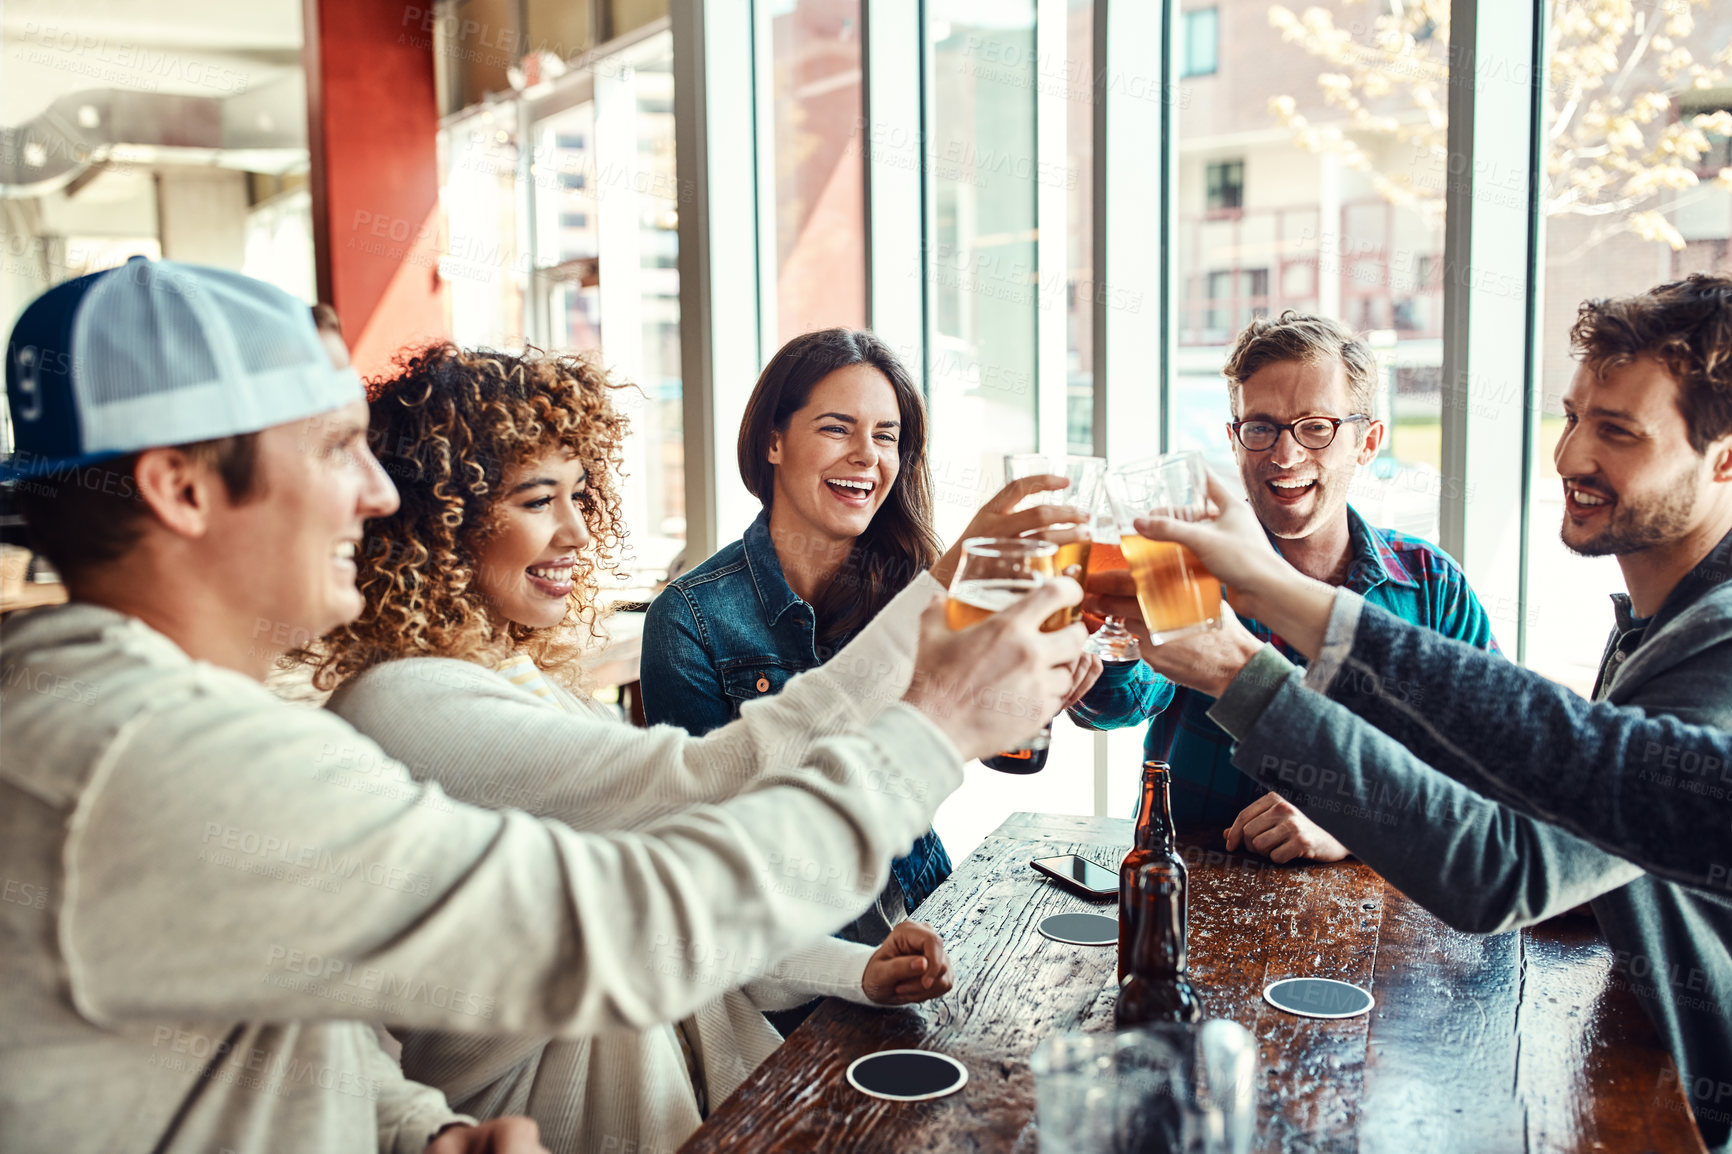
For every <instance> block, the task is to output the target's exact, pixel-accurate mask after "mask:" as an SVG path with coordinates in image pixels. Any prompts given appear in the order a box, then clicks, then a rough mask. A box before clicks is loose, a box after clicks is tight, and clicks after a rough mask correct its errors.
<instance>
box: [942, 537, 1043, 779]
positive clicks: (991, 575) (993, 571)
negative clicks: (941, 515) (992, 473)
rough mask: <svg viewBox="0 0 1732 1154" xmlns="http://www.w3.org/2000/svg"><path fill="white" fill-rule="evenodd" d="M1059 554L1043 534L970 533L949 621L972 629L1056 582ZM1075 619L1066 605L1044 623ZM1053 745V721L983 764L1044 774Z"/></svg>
mask: <svg viewBox="0 0 1732 1154" xmlns="http://www.w3.org/2000/svg"><path fill="white" fill-rule="evenodd" d="M1057 555H1058V546H1057V545H1054V544H1053V543H1052V542H1051V541H1042V540H1041V539H1040V538H1038V537H970V538H969V539H968V540H966V541H964V542H963V543H962V559H961V560H960V561H958V562H957V564H956V575H955V576H954V577H952V578H951V579H950V599H949V600H948V601H946V602H945V604H944V621H945V624H947V625H949V626H950V628H951V629H955V630H961V629H967V628H968V627H969V626H970V625H978V624H980V623H981V622H982V621H985V620H986V619H987V618H988V617H991V616H992V615H993V614H994V613H997V612H998V611H999V610H1000V609H1004V608H1007V607H1008V606H1010V605H1011V604H1012V603H1014V602H1015V601H1016V599H1017V598H1019V597H1021V596H1023V595H1024V594H1026V593H1028V592H1029V591H1030V590H1032V589H1034V588H1035V587H1036V586H1038V585H1040V584H1041V583H1042V582H1044V581H1050V580H1052V578H1053V577H1054V576H1055V573H1054V569H1053V563H1054V559H1055V558H1056V556H1057ZM1069 623H1070V612H1069V610H1065V609H1061V610H1059V611H1058V612H1057V613H1054V614H1053V615H1052V616H1051V617H1048V618H1047V619H1046V620H1045V621H1043V622H1041V624H1040V627H1041V629H1043V630H1045V631H1046V632H1049V633H1050V632H1052V631H1053V630H1055V629H1063V628H1064V627H1065V626H1066V625H1068V624H1069ZM1051 745H1052V723H1051V722H1050V721H1049V722H1047V724H1046V725H1045V726H1043V727H1042V728H1041V731H1040V732H1039V733H1037V734H1035V735H1034V737H1033V738H1031V739H1030V740H1029V742H1028V744H1026V745H1024V746H1022V747H1021V748H1018V749H1006V750H1001V751H1000V752H998V753H995V754H993V755H991V756H990V757H983V758H981V759H980V763H981V764H982V765H984V766H986V767H987V768H989V769H996V770H998V771H999V772H1001V773H1038V772H1040V771H1041V770H1042V769H1044V768H1046V755H1047V750H1048V749H1049V748H1050V747H1051Z"/></svg>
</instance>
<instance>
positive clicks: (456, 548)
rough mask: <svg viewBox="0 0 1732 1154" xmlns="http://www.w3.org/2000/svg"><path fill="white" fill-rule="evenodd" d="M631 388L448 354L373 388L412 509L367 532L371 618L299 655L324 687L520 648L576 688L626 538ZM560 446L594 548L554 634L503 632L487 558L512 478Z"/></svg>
mask: <svg viewBox="0 0 1732 1154" xmlns="http://www.w3.org/2000/svg"><path fill="white" fill-rule="evenodd" d="M622 387H625V386H620V385H616V384H614V383H613V382H612V381H610V380H609V379H608V376H607V373H606V372H605V371H603V370H602V369H601V367H600V366H599V365H597V364H595V363H594V362H593V361H590V360H588V359H587V358H584V357H573V356H561V357H556V356H549V355H546V354H543V353H540V352H538V351H536V350H533V349H532V350H530V351H528V352H525V353H523V354H521V355H513V354H509V353H498V352H493V351H491V350H486V349H481V350H474V351H470V350H465V349H460V348H458V347H457V346H456V345H452V344H437V345H432V346H430V347H428V348H425V349H422V350H420V351H419V352H416V353H413V354H409V355H406V356H405V357H404V359H402V360H400V361H399V362H398V364H397V372H396V375H395V376H392V377H390V378H388V379H386V380H383V381H376V382H374V383H373V389H372V391H373V399H372V401H371V402H370V404H369V408H370V410H371V413H370V421H369V425H370V428H369V440H370V441H371V442H372V445H373V451H374V452H375V453H376V454H377V455H378V457H379V463H380V464H381V465H383V466H384V467H385V471H386V472H387V473H389V474H390V476H391V479H392V481H394V482H395V483H396V485H397V492H398V494H399V495H400V496H401V498H402V503H401V505H399V506H398V509H397V511H396V512H395V513H393V514H391V515H390V516H389V517H381V518H378V519H377V520H373V521H369V522H367V536H366V540H365V541H364V542H363V544H362V547H361V549H360V552H359V555H358V556H357V557H356V559H355V563H356V566H357V567H358V568H359V570H360V572H359V574H358V575H357V577H356V581H355V584H356V587H357V588H359V589H360V591H361V595H362V597H363V599H364V600H365V602H366V606H365V608H363V609H362V610H361V615H360V616H359V617H357V618H356V619H355V620H354V621H352V622H350V623H349V624H347V625H344V626H341V627H339V628H337V629H335V630H333V631H332V632H331V633H329V634H327V635H326V636H325V637H324V638H323V639H322V640H321V641H320V642H319V643H318V644H317V645H316V646H315V647H314V649H313V650H312V651H311V652H310V653H308V654H305V655H303V656H302V659H303V660H309V661H312V662H313V663H314V664H315V665H316V667H317V669H316V673H315V676H314V681H315V684H317V685H318V686H319V687H320V688H322V689H330V688H332V687H334V686H336V685H337V684H339V683H340V682H342V681H343V680H345V679H347V678H349V677H352V676H354V675H355V674H357V673H360V672H361V671H362V670H365V669H367V668H368V667H370V666H373V665H376V664H378V663H380V662H383V661H389V660H392V659H394V658H399V657H455V658H459V659H463V660H469V661H483V662H485V661H486V660H488V658H489V657H490V656H491V655H493V654H495V653H496V652H497V651H498V650H499V649H500V648H502V647H504V646H511V647H515V648H517V649H521V650H522V651H524V652H526V653H528V654H529V656H530V657H531V658H532V659H533V660H534V661H535V663H536V665H538V666H540V667H541V669H542V670H543V671H545V672H548V673H549V674H551V675H552V676H554V677H555V678H556V679H557V680H560V681H562V682H564V683H566V684H567V685H575V684H576V683H577V681H578V673H577V670H578V668H579V666H578V658H579V657H580V656H581V653H582V648H583V641H584V638H583V637H582V636H581V635H580V631H579V629H578V628H577V627H578V626H579V625H580V624H581V625H587V626H588V627H589V628H588V633H589V634H590V635H591V636H594V635H595V633H596V630H595V620H596V607H595V602H596V592H597V585H598V580H597V578H598V575H599V572H600V571H601V569H602V568H603V567H605V565H606V564H607V563H608V561H609V559H611V558H612V557H615V556H617V555H618V552H619V549H620V546H621V544H622V543H623V541H624V538H625V525H624V523H623V520H622V518H621V516H620V497H619V491H618V489H617V488H616V487H615V481H614V474H615V473H616V472H617V471H618V468H619V464H620V459H621V450H620V445H621V442H622V440H623V439H624V437H625V428H626V422H625V418H624V417H622V416H620V415H619V414H618V413H617V412H615V411H614V408H613V405H612V403H611V401H610V400H609V397H610V394H611V393H612V392H613V390H615V389H617V388H622ZM559 447H564V448H566V449H569V450H571V451H572V452H573V453H575V454H576V456H577V459H578V460H579V461H580V462H581V463H582V465H583V468H584V472H585V474H586V475H587V479H586V481H585V488H586V491H587V496H586V500H585V501H584V505H583V519H584V523H585V525H586V526H587V527H588V529H589V532H590V535H591V536H592V537H593V538H594V542H593V543H592V544H591V546H590V547H589V548H588V549H586V550H584V551H583V552H581V553H580V554H579V555H578V560H577V565H576V567H575V568H574V569H573V570H572V591H571V594H570V595H569V596H568V597H567V599H566V613H565V618H564V619H563V620H562V621H561V622H560V623H559V624H558V625H556V626H553V627H552V628H548V629H531V628H530V627H528V626H525V625H519V624H516V623H515V622H512V623H508V624H507V625H506V626H505V627H504V628H503V629H501V628H499V627H498V626H497V625H496V624H495V623H494V621H493V619H492V617H491V616H490V615H489V613H488V611H487V600H486V597H485V596H484V595H483V593H482V591H481V590H480V588H479V587H478V585H477V579H478V578H479V576H480V561H479V547H480V546H481V545H483V544H484V543H485V541H486V539H487V536H488V534H489V533H490V532H492V530H493V528H494V525H495V519H494V514H495V506H496V503H497V501H498V500H499V496H500V493H501V491H502V486H503V482H504V479H505V474H506V472H507V471H508V470H509V469H511V468H512V467H514V466H516V465H519V464H521V463H523V462H525V461H528V460H532V459H534V458H536V457H539V456H541V455H542V454H544V453H546V452H548V451H549V450H552V449H555V448H559Z"/></svg>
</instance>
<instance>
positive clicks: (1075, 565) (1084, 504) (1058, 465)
mask: <svg viewBox="0 0 1732 1154" xmlns="http://www.w3.org/2000/svg"><path fill="white" fill-rule="evenodd" d="M1106 471H1107V462H1106V458H1105V457H1044V456H1041V455H1040V454H1038V453H1006V454H1005V455H1004V479H1005V482H1006V483H1009V482H1011V481H1019V480H1021V479H1022V478H1024V477H1036V476H1039V475H1041V474H1042V473H1051V474H1054V475H1056V476H1060V477H1063V478H1064V479H1065V480H1067V481H1069V482H1070V487H1069V488H1065V489H1048V490H1046V491H1044V492H1040V493H1034V494H1031V495H1029V496H1027V497H1024V498H1023V499H1022V500H1021V501H1019V502H1017V506H1016V507H1017V508H1018V509H1027V508H1029V507H1030V506H1033V505H1075V506H1076V507H1077V508H1079V509H1081V510H1083V512H1084V513H1086V514H1088V515H1089V517H1090V518H1091V519H1092V517H1093V515H1094V507H1095V503H1096V502H1097V501H1099V500H1100V491H1101V478H1102V477H1104V476H1106ZM1053 528H1055V529H1062V528H1071V529H1074V530H1076V532H1077V534H1078V539H1077V540H1075V541H1066V542H1065V543H1064V544H1062V545H1060V546H1059V547H1058V555H1057V556H1056V557H1054V558H1053V571H1054V572H1055V573H1058V574H1061V575H1063V576H1066V577H1074V578H1075V579H1076V583H1077V584H1078V585H1082V584H1085V583H1086V582H1087V580H1088V571H1089V546H1090V544H1091V541H1090V537H1091V535H1092V534H1091V532H1090V522H1089V521H1082V522H1079V523H1078V524H1075V525H1070V526H1064V525H1055V526H1053ZM1081 615H1082V609H1081V607H1080V606H1079V607H1077V608H1073V609H1072V610H1071V611H1070V620H1072V621H1075V620H1077V619H1078V618H1079V617H1080V616H1081Z"/></svg>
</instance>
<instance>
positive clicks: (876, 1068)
mask: <svg viewBox="0 0 1732 1154" xmlns="http://www.w3.org/2000/svg"><path fill="white" fill-rule="evenodd" d="M848 1084H849V1085H851V1086H853V1087H854V1088H855V1089H856V1090H858V1091H860V1092H861V1093H862V1094H867V1095H870V1096H871V1097H873V1098H886V1099H888V1100H890V1101H892V1102H924V1101H925V1100H926V1099H928V1098H942V1097H944V1096H945V1095H946V1094H954V1093H956V1092H957V1091H958V1090H960V1089H962V1088H963V1087H964V1086H966V1085H968V1067H966V1066H964V1065H963V1064H962V1063H961V1062H958V1061H957V1060H956V1059H955V1058H952V1057H951V1056H950V1055H949V1054H934V1053H933V1052H932V1051H930V1050H881V1051H879V1052H878V1053H876V1054H867V1055H865V1056H864V1057H860V1058H856V1059H854V1061H853V1062H852V1063H850V1064H849V1066H848Z"/></svg>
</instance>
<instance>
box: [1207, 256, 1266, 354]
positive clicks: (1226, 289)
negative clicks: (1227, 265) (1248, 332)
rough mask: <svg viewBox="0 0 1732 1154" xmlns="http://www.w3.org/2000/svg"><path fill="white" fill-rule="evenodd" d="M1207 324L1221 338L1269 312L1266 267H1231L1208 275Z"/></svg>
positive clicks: (1228, 337)
mask: <svg viewBox="0 0 1732 1154" xmlns="http://www.w3.org/2000/svg"><path fill="white" fill-rule="evenodd" d="M1207 284H1208V289H1207V298H1208V301H1209V313H1208V316H1209V320H1208V327H1209V328H1210V329H1212V330H1213V331H1215V332H1216V333H1219V334H1221V339H1222V340H1223V341H1226V340H1230V339H1231V338H1232V335H1233V334H1234V333H1237V332H1238V331H1239V330H1240V329H1242V328H1244V327H1245V326H1246V325H1247V324H1249V323H1250V322H1251V320H1252V319H1253V318H1255V317H1262V316H1268V315H1269V270H1268V269H1266V268H1247V269H1235V270H1233V271H1231V272H1212V273H1210V274H1209V276H1208V282H1207Z"/></svg>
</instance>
